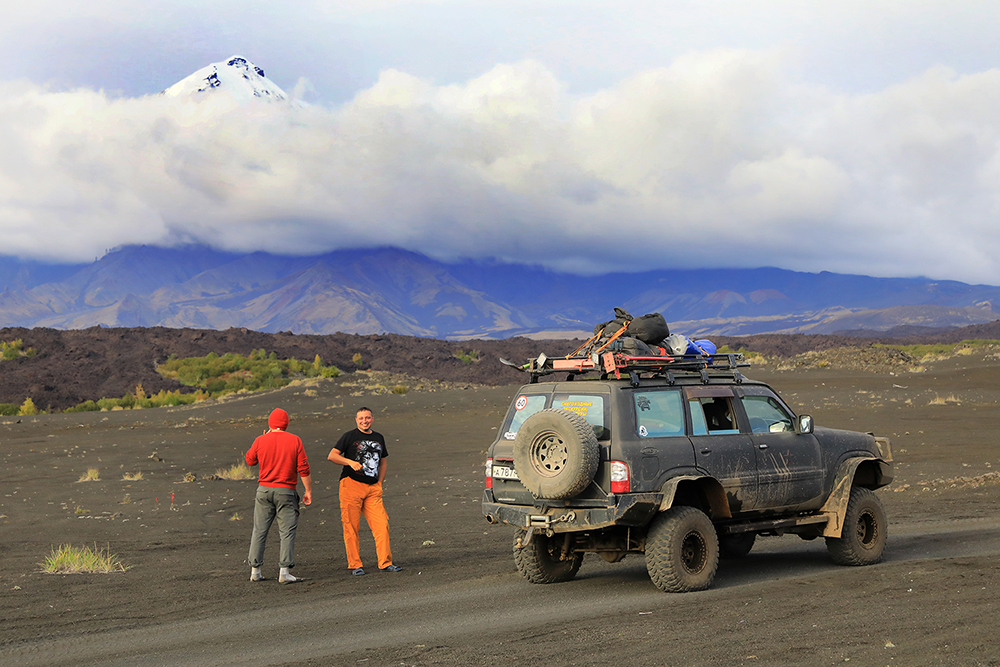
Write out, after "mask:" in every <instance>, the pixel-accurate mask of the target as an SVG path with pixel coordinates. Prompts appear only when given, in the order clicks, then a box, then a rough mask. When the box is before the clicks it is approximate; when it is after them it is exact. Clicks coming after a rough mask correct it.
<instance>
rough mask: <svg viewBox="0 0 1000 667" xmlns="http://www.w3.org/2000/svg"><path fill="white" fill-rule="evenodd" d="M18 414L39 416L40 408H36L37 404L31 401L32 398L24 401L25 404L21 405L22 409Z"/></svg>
mask: <svg viewBox="0 0 1000 667" xmlns="http://www.w3.org/2000/svg"><path fill="white" fill-rule="evenodd" d="M17 414H19V415H22V416H29V415H37V414H38V408H36V407H35V402H34V401H33V400H31V397H30V396H29V397H28V398H26V399H24V403H21V407H20V409H18V411H17Z"/></svg>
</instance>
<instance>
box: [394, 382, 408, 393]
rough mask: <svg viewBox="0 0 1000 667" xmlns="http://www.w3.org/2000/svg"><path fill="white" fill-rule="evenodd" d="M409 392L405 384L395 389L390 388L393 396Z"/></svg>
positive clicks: (398, 385)
mask: <svg viewBox="0 0 1000 667" xmlns="http://www.w3.org/2000/svg"><path fill="white" fill-rule="evenodd" d="M409 390H410V388H409V387H407V386H406V385H405V384H397V385H396V386H395V387H393V388H392V393H394V394H405V393H406V392H407V391H409Z"/></svg>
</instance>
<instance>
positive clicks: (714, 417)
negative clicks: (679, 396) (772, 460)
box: [684, 386, 758, 514]
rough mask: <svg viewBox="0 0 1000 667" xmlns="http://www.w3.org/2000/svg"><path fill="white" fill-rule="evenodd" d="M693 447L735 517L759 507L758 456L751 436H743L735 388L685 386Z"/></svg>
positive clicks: (700, 463)
mask: <svg viewBox="0 0 1000 667" xmlns="http://www.w3.org/2000/svg"><path fill="white" fill-rule="evenodd" d="M684 393H685V396H686V398H687V405H688V414H689V417H690V429H691V430H690V433H691V444H692V445H693V446H694V455H695V460H696V462H697V465H698V467H699V468H701V469H703V470H705V471H706V472H707V473H708V474H710V475H712V477H714V478H716V479H717V480H719V482H720V483H721V484H722V488H723V489H725V491H726V497H727V498H728V499H729V509H730V511H731V512H732V513H733V514H736V513H738V512H746V511H748V510H753V509H755V508H756V507H757V505H758V488H757V457H756V455H755V453H754V443H753V439H752V438H751V436H750V434H749V433H741V432H740V426H739V421H738V418H737V411H736V410H735V408H734V401H735V400H736V397H735V395H734V394H733V389H732V387H725V386H714V387H713V386H698V387H685V388H684Z"/></svg>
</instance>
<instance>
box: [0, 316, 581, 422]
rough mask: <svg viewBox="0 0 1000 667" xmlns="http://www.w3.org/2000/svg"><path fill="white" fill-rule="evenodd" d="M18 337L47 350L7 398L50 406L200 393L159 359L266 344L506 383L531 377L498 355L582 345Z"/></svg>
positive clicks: (169, 332) (342, 338)
mask: <svg viewBox="0 0 1000 667" xmlns="http://www.w3.org/2000/svg"><path fill="white" fill-rule="evenodd" d="M15 339H22V340H23V341H24V347H25V348H28V347H33V348H35V350H36V351H37V354H36V356H34V357H30V358H29V357H22V358H20V359H14V360H4V361H0V377H2V382H0V403H16V404H20V403H22V402H24V399H25V398H26V397H29V396H30V397H31V400H32V401H34V403H35V405H36V406H37V407H38V408H39V409H42V410H62V409H65V408H68V407H71V406H73V405H77V404H78V403H81V402H83V401H86V400H96V399H99V398H103V397H121V396H124V395H125V394H127V393H130V392H133V391H135V388H136V385H138V384H139V383H142V387H143V389H144V390H145V391H146V393H147V394H149V393H156V392H158V391H159V390H161V389H168V390H174V389H182V390H183V391H190V389H189V388H186V387H184V386H183V385H181V384H179V383H177V382H173V381H171V380H167V379H165V378H163V377H162V376H160V375H159V373H157V372H156V364H157V363H159V362H162V361H164V360H166V359H167V358H168V357H169V356H170V355H171V354H174V355H177V356H178V357H195V356H203V355H206V354H208V353H210V352H215V353H217V354H220V355H221V354H225V353H227V352H232V353H235V354H243V355H247V354H250V352H252V351H253V350H256V349H260V348H263V349H264V350H266V351H267V352H268V353H271V352H274V353H275V354H276V355H277V356H278V357H279V358H281V359H288V358H292V357H294V358H297V359H304V360H307V361H311V360H312V359H313V358H314V357H315V356H316V355H317V354H318V355H320V357H321V358H322V360H323V362H324V363H326V364H333V365H335V366H336V367H337V368H340V369H341V370H342V371H346V372H350V371H354V370H358V369H359V366H357V365H356V364H355V363H354V362H353V361H352V359H353V358H354V355H355V354H361V366H360V368H361V369H364V370H376V371H393V372H397V373H406V374H408V375H412V376H415V377H419V378H422V379H428V380H444V381H464V382H474V383H477V384H485V385H501V384H513V383H517V382H518V381H519V380H520V379H521V377H520V376H519V374H518V373H517V372H516V371H513V370H511V369H510V368H507V367H505V366H503V365H501V364H500V363H499V361H498V360H497V359H498V357H505V358H509V359H515V360H516V359H522V358H528V357H529V356H537V355H538V353H539V352H545V353H546V354H548V355H549V356H553V355H560V354H566V353H569V352H572V351H573V349H574V348H575V347H576V346H577V345H578V344H579V342H576V343H574V342H573V341H542V342H539V341H532V340H528V339H526V338H511V339H507V340H502V341H469V342H464V343H459V342H450V341H442V340H436V339H432V338H415V337H411V336H399V335H395V334H385V335H374V334H373V335H364V336H362V335H351V334H333V335H327V336H308V335H293V334H290V333H277V334H267V333H260V332H256V331H250V330H247V329H228V330H226V331H214V330H207V329H168V328H164V327H154V328H133V329H125V328H122V329H106V328H99V327H93V328H90V329H80V330H70V331H61V330H55V329H22V328H4V329H0V341H5V342H6V341H12V340H15ZM460 350H461V351H464V352H467V353H468V352H470V351H478V352H479V353H480V354H479V358H480V360H481V361H479V362H474V363H470V364H465V363H463V362H462V361H461V360H459V359H458V358H457V357H455V353H456V352H458V351H460Z"/></svg>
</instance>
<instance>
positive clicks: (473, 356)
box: [454, 350, 479, 364]
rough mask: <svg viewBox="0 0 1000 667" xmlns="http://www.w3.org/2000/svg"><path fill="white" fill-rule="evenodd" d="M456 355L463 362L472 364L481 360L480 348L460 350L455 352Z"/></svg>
mask: <svg viewBox="0 0 1000 667" xmlns="http://www.w3.org/2000/svg"><path fill="white" fill-rule="evenodd" d="M454 356H455V358H456V359H458V360H459V361H461V362H462V363H463V364H471V363H475V362H478V361H479V350H473V351H471V352H468V353H466V352H464V351H462V350H458V351H457V352H455V355H454Z"/></svg>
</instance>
